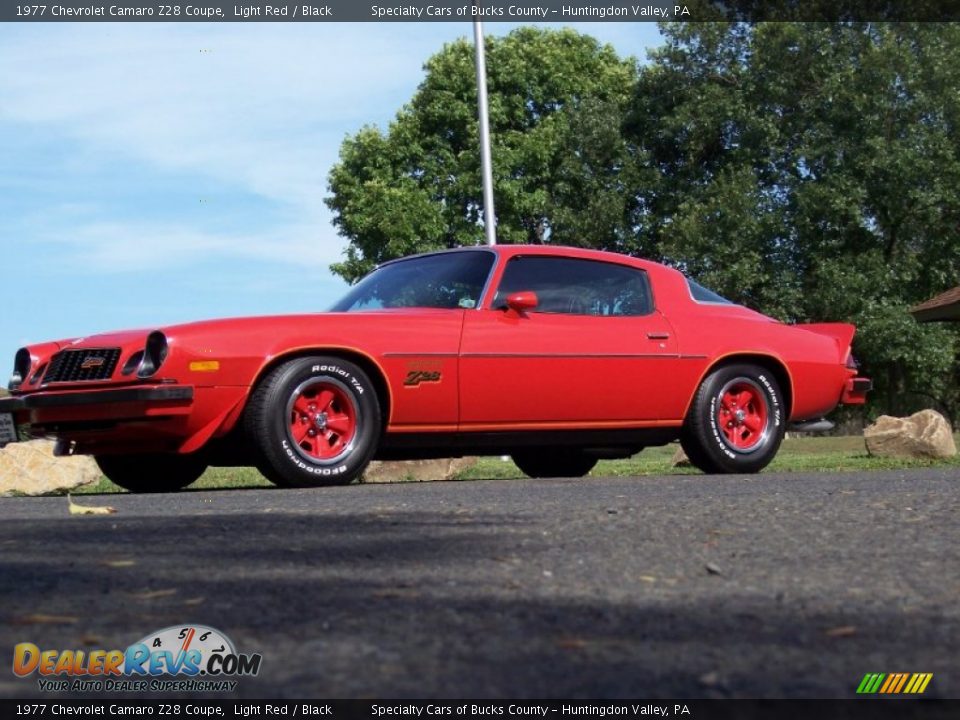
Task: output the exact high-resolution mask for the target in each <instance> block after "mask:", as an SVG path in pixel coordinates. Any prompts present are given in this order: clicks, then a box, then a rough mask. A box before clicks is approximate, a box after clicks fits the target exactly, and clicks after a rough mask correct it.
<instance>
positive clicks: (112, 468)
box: [94, 453, 207, 493]
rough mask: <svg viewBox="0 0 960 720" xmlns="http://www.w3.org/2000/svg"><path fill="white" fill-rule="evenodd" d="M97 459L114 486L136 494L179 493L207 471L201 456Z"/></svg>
mask: <svg viewBox="0 0 960 720" xmlns="http://www.w3.org/2000/svg"><path fill="white" fill-rule="evenodd" d="M94 459H95V460H96V461H97V465H99V466H100V470H101V472H103V474H104V475H106V476H107V478H108V479H109V480H110V481H111V482H112V483H114V484H115V485H119V486H120V487H122V488H124V489H125V490H129V491H130V492H134V493H152V492H176V491H177V490H182V489H183V488H185V487H186V486H187V485H189V484H190V483H192V482H194V481H195V480H196V479H197V478H199V477H200V476H201V475H203V472H204V470H206V469H207V463H206V462H205V461H204V460H203V459H202V458H200V457H199V456H197V455H175V454H172V453H170V454H144V455H97V456H95V458H94Z"/></svg>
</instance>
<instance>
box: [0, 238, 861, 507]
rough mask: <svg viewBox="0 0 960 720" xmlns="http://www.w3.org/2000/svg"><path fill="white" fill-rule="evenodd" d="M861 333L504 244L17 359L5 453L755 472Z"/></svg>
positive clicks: (281, 473)
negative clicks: (280, 302) (480, 461)
mask: <svg viewBox="0 0 960 720" xmlns="http://www.w3.org/2000/svg"><path fill="white" fill-rule="evenodd" d="M853 334H854V327H853V326H852V325H848V324H842V323H830V324H816V325H793V326H790V325H784V324H782V323H779V322H777V321H775V320H773V319H771V318H768V317H765V316H763V315H761V314H759V313H757V312H754V311H752V310H749V309H747V308H745V307H742V306H739V305H734V304H732V303H730V302H727V301H726V300H724V299H723V298H721V297H719V296H717V295H715V294H714V293H712V292H710V291H709V290H706V289H704V288H702V287H700V286H699V285H697V284H696V283H694V282H692V281H691V280H689V279H688V278H686V277H685V276H684V275H682V274H681V273H680V272H678V271H676V270H673V269H671V268H668V267H665V266H663V265H660V264H657V263H653V262H648V261H644V260H639V259H636V258H631V257H626V256H622V255H616V254H611V253H604V252H598V251H589V250H580V249H573V248H561V247H551V246H516V245H514V246H510V245H507V246H497V247H478V248H468V249H461V250H450V251H445V252H437V253H430V254H425V255H418V256H414V257H410V258H404V259H401V260H396V261H393V262H389V263H386V264H384V265H382V266H380V267H379V268H378V269H377V270H375V271H374V272H372V273H371V274H370V275H368V276H367V277H366V278H364V279H363V280H362V281H360V282H359V283H358V284H357V285H355V286H354V287H352V288H351V289H350V290H349V292H348V293H347V295H346V297H344V298H343V299H342V300H341V301H340V302H338V303H337V304H336V305H335V306H334V307H333V309H332V311H330V312H326V313H317V314H309V315H289V316H276V317H255V318H240V319H227V320H213V321H208V322H199V323H191V324H187V325H176V326H169V327H162V328H158V329H150V330H133V331H124V332H116V333H107V334H103V335H95V336H91V337H85V338H81V339H79V340H77V339H72V340H59V341H56V342H47V343H40V344H37V345H31V346H29V347H25V348H22V349H21V350H19V351H18V352H17V354H16V359H15V362H14V372H13V377H12V379H11V382H10V390H11V392H12V396H11V397H8V398H4V399H0V433H2V435H0V442H2V443H7V442H12V441H15V440H17V439H24V438H26V437H44V436H45V437H53V438H56V439H57V441H58V443H57V452H58V453H60V454H90V455H93V456H94V457H95V458H96V460H97V462H98V463H99V465H100V467H101V468H102V470H103V472H104V474H105V475H106V476H107V477H108V478H110V479H111V480H113V481H114V482H115V483H117V484H118V485H121V486H122V487H125V488H128V489H130V490H133V491H168V490H175V489H178V488H181V487H185V486H186V485H188V484H190V483H191V482H193V481H194V480H196V479H197V478H198V477H199V476H200V474H201V473H202V472H203V471H204V469H205V468H206V467H207V466H209V465H227V466H237V465H255V466H256V467H257V468H259V469H260V471H261V472H263V474H264V475H265V476H266V477H267V478H269V479H270V480H271V481H273V482H274V483H276V484H277V485H284V486H311V485H339V484H345V483H348V482H350V481H351V480H353V479H354V478H356V477H358V476H359V475H360V474H361V473H362V472H363V470H364V468H365V467H366V466H367V463H369V462H370V460H371V459H373V458H380V459H410V458H436V457H454V456H458V455H463V454H477V455H511V456H512V457H513V459H514V461H515V462H516V464H517V465H518V466H519V467H520V469H521V470H523V472H525V473H526V474H528V475H530V476H533V477H554V476H560V477H574V476H581V475H584V474H586V473H588V472H589V471H590V469H591V468H592V467H593V466H594V464H595V463H596V461H597V459H598V458H612V457H627V456H629V455H632V454H633V453H636V452H638V451H639V450H641V449H642V448H644V447H646V446H648V445H663V444H665V443H669V442H672V441H674V440H678V439H679V440H680V443H681V444H682V446H683V448H684V450H685V451H686V453H687V455H688V457H689V458H690V459H691V461H692V462H693V463H694V464H695V465H696V466H697V467H699V468H701V469H702V470H704V471H705V472H708V473H729V472H737V473H750V472H756V471H758V470H760V469H761V468H763V467H764V466H766V465H767V464H768V463H769V462H770V461H771V460H772V459H773V457H774V455H775V454H776V452H777V449H778V447H779V445H780V441H781V440H782V438H783V434H784V431H785V430H786V429H787V427H788V425H791V424H792V425H793V426H794V427H797V428H798V429H812V428H823V427H828V426H829V423H828V422H827V421H825V420H824V416H825V415H826V414H827V413H829V412H830V411H831V410H833V409H834V408H835V407H836V406H837V405H838V404H839V403H862V402H863V401H864V397H865V394H866V392H867V390H869V388H870V381H869V380H868V379H866V378H861V377H858V376H857V365H856V362H855V361H854V360H853V358H852V356H851V353H850V343H851V340H852V338H853Z"/></svg>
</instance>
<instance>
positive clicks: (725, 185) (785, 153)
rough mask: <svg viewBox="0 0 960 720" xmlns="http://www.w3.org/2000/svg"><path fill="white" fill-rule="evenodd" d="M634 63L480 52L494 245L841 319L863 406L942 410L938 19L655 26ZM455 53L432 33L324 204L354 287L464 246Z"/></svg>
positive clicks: (946, 373) (474, 210)
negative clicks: (850, 325)
mask: <svg viewBox="0 0 960 720" xmlns="http://www.w3.org/2000/svg"><path fill="white" fill-rule="evenodd" d="M661 30H662V32H663V34H664V38H665V44H664V45H663V47H661V48H660V49H658V50H656V51H655V52H653V53H652V54H651V57H650V61H649V63H647V64H646V65H643V66H640V67H639V68H638V67H637V65H636V63H635V62H634V61H633V60H632V59H621V58H618V57H617V56H616V54H615V53H614V51H613V50H612V49H611V48H609V47H607V46H602V45H600V44H598V43H597V42H596V41H594V40H593V39H591V38H589V37H587V36H584V35H579V34H577V33H575V32H573V31H569V30H565V31H561V32H554V31H543V30H533V29H521V30H518V31H515V32H513V33H511V34H510V35H508V36H506V37H504V38H494V39H489V40H488V44H487V53H488V72H489V89H490V112H491V127H492V136H493V156H494V178H495V197H496V202H497V215H498V239H499V240H500V241H501V242H554V243H563V244H573V245H587V246H591V247H599V248H605V249H614V250H618V251H621V252H626V253H630V254H638V255H643V256H646V257H650V258H653V259H657V260H662V261H665V262H667V263H670V264H673V265H675V266H677V267H679V268H681V269H683V270H684V271H686V272H688V273H689V274H691V275H693V276H695V277H696V278H697V279H698V280H700V281H701V282H703V283H704V284H705V285H707V286H709V287H712V288H713V289H715V290H717V291H719V292H720V293H721V294H724V295H726V296H727V297H730V298H731V299H733V300H735V301H737V302H742V303H744V304H746V305H749V306H751V307H754V308H756V309H758V310H760V311H762V312H765V313H768V314H770V315H773V316H775V317H778V318H780V319H782V320H785V321H790V322H806V321H851V322H855V323H856V324H857V325H858V337H857V341H856V347H855V349H856V351H857V353H858V354H859V355H860V356H861V357H862V359H863V361H864V364H865V371H866V372H868V373H870V374H871V375H872V376H873V377H874V378H875V380H876V383H877V386H878V392H876V393H875V394H874V397H875V398H876V403H877V404H879V405H881V406H883V407H884V408H885V409H886V410H887V411H891V412H898V413H899V412H906V411H909V410H912V409H914V408H915V407H919V406H923V405H930V404H933V405H936V406H937V407H939V408H940V409H941V410H947V412H948V413H950V414H951V415H953V417H954V418H955V419H956V418H957V415H958V412H960V391H958V386H960V367H958V364H957V350H958V348H960V339H958V333H957V328H956V326H952V327H951V326H947V325H924V326H920V325H917V324H916V323H915V321H914V320H913V319H912V317H911V316H910V315H909V314H908V312H907V310H908V309H909V307H911V306H912V305H914V304H916V303H918V302H920V301H922V300H924V299H927V298H928V297H930V296H932V295H934V294H936V293H938V292H940V291H942V290H944V289H946V288H948V287H952V286H954V285H956V284H957V283H958V282H960V132H958V131H960V127H958V123H960V93H958V92H957V88H958V87H960V26H958V25H956V24H936V23H915V24H909V23H896V24H893V23H891V24H883V23H864V24H855V23H854V24H851V23H759V24H743V23H733V24H731V23H675V24H664V25H662V26H661ZM473 73H474V69H473V49H472V46H471V45H470V44H469V43H467V42H465V41H460V42H456V43H452V44H450V45H447V46H445V47H444V48H443V50H441V51H440V52H439V53H438V54H437V55H435V56H434V57H432V58H431V59H430V60H429V61H428V62H427V64H426V78H425V80H424V82H423V83H422V85H421V86H420V88H419V89H418V91H417V93H416V95H415V96H414V98H413V99H412V100H411V102H410V103H409V104H408V105H407V106H405V107H404V108H402V109H401V110H400V112H399V113H398V115H397V117H396V119H395V120H394V122H393V123H392V124H391V126H390V128H389V129H388V131H387V132H386V133H384V132H381V131H380V130H378V129H377V128H370V127H368V128H364V129H363V130H361V131H360V132H359V133H358V134H357V135H355V136H353V137H351V138H348V139H347V141H346V142H345V143H344V145H343V147H342V149H341V158H340V163H339V164H338V165H337V166H336V167H334V169H333V170H332V171H331V174H330V188H331V191H332V193H333V194H332V197H331V198H330V199H329V200H328V203H329V205H330V207H331V208H332V209H333V210H334V213H335V222H336V224H337V226H338V227H339V229H340V231H341V233H342V234H343V235H345V236H346V237H347V238H349V240H350V245H349V247H348V251H347V257H346V259H345V261H344V262H343V263H340V264H338V265H336V266H334V270H335V271H336V272H338V273H340V274H341V275H343V276H344V277H346V278H347V279H348V280H354V279H356V278H357V277H359V276H360V275H362V274H363V273H364V272H366V271H367V270H369V269H370V268H371V267H372V266H373V265H375V264H376V263H378V262H381V261H383V260H385V259H388V258H391V257H396V256H399V255H404V254H408V253H411V252H417V251H423V250H427V249H431V248H440V247H450V246H456V245H466V244H475V243H477V242H481V241H482V235H483V228H482V224H481V217H482V197H481V191H480V187H481V186H480V173H479V160H478V151H477V146H478V140H477V122H476V88H475V81H474V74H473Z"/></svg>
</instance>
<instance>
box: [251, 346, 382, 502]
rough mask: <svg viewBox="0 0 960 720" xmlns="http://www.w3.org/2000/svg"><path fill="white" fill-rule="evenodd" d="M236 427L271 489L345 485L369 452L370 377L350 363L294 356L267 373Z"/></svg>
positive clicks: (374, 433)
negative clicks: (241, 429) (273, 486)
mask: <svg viewBox="0 0 960 720" xmlns="http://www.w3.org/2000/svg"><path fill="white" fill-rule="evenodd" d="M328 396H330V397H332V399H331V400H329V402H328V401H327V397H328ZM319 405H323V407H319ZM301 410H302V412H301ZM244 429H245V430H246V433H247V436H248V437H249V438H250V440H251V442H252V444H253V447H254V449H255V453H256V456H257V468H258V469H259V470H260V472H262V473H263V474H264V475H265V476H266V478H267V479H268V480H270V481H271V482H273V483H274V484H276V485H279V486H281V487H319V486H325V485H346V484H348V483H349V482H351V481H352V480H354V479H355V478H357V477H359V476H360V475H361V473H363V471H364V469H365V468H366V467H367V464H368V463H369V462H370V460H371V458H372V457H373V454H374V452H376V449H377V444H378V443H379V441H380V433H381V429H382V428H381V422H380V403H379V401H378V400H377V394H376V390H375V389H374V386H373V383H372V382H370V378H368V377H367V375H366V374H365V373H364V372H363V370H361V369H360V368H359V367H357V366H356V365H355V364H354V363H352V362H349V361H347V360H343V359H341V358H337V357H325V356H311V357H303V358H297V359H295V360H290V361H289V362H286V363H284V364H283V365H280V366H279V367H277V368H275V369H274V370H273V371H272V372H271V373H270V374H269V375H267V376H266V377H265V378H264V379H263V381H262V382H261V383H260V384H259V385H258V386H257V387H256V389H255V390H254V391H253V394H252V395H251V397H250V402H249V404H248V405H247V409H246V411H245V413H244ZM294 431H296V432H297V433H298V434H301V433H302V434H303V437H302V439H300V440H298V438H297V437H295V436H294V434H293V433H294Z"/></svg>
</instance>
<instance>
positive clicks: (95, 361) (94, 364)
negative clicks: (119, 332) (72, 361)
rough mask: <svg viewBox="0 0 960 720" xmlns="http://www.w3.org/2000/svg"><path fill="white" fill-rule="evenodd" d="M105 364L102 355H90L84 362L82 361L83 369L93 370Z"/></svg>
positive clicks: (81, 366) (81, 367)
mask: <svg viewBox="0 0 960 720" xmlns="http://www.w3.org/2000/svg"><path fill="white" fill-rule="evenodd" d="M101 365H103V358H102V357H88V358H87V359H85V360H84V361H83V362H82V363H80V369H81V370H92V369H93V368H98V367H100V366H101Z"/></svg>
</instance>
